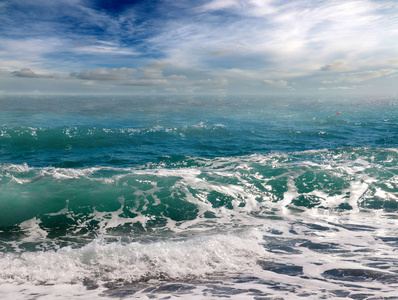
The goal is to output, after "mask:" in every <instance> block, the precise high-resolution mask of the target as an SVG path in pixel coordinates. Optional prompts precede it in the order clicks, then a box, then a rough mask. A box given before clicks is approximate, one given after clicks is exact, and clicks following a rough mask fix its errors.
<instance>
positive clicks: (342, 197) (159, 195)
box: [0, 148, 398, 236]
mask: <svg viewBox="0 0 398 300" xmlns="http://www.w3.org/2000/svg"><path fill="white" fill-rule="evenodd" d="M397 163H398V151H397V150H396V149H380V148H340V149H337V150H317V151H304V152H295V153H290V154H281V153H279V154H276V153H275V154H268V155H250V156H238V157H230V158H214V159H204V158H192V157H183V156H180V157H165V158H162V159H160V160H159V161H158V162H156V163H147V164H144V165H141V166H139V167H130V168H115V167H101V166H98V167H91V168H55V167H46V168H35V167H29V166H28V165H26V164H24V165H13V164H2V165H0V179H1V180H0V226H1V228H0V229H1V230H3V234H4V233H7V232H8V233H10V232H14V231H13V230H16V229H15V228H22V227H23V226H24V225H23V224H25V223H26V222H27V221H29V220H36V221H37V222H36V221H35V222H36V223H37V224H38V226H39V227H40V228H41V230H44V231H45V232H46V234H50V235H53V236H59V235H66V234H73V235H88V234H92V233H93V232H95V233H101V232H102V233H114V234H125V233H128V232H145V231H148V230H149V231H151V230H155V229H159V228H167V229H171V230H177V229H178V228H179V227H181V226H184V224H190V226H195V224H196V225H197V226H199V225H200V226H210V227H211V226H215V225H214V221H217V223H218V224H223V223H231V218H232V219H235V220H236V222H238V220H240V219H242V218H249V219H253V218H254V219H256V218H261V217H262V216H264V215H273V214H275V212H277V211H282V210H283V211H286V209H287V211H288V212H290V213H300V212H305V211H311V210H313V209H322V210H329V211H341V212H344V213H356V212H358V211H359V210H364V209H368V210H369V209H370V210H378V209H382V210H387V211H396V210H397V209H398V204H397V199H398V198H397V197H398V167H397ZM203 224H205V225H203ZM21 226H22V227H21Z"/></svg>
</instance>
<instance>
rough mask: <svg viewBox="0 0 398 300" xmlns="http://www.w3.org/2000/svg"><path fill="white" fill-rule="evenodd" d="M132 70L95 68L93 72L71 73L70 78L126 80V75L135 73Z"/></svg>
mask: <svg viewBox="0 0 398 300" xmlns="http://www.w3.org/2000/svg"><path fill="white" fill-rule="evenodd" d="M135 72H136V70H135V69H132V68H119V69H117V68H114V69H108V68H97V69H93V70H83V71H81V72H78V73H71V74H70V75H71V76H72V77H76V78H79V79H84V80H126V79H127V75H130V74H133V73H135Z"/></svg>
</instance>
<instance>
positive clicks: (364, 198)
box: [0, 97, 398, 299]
mask: <svg viewBox="0 0 398 300" xmlns="http://www.w3.org/2000/svg"><path fill="white" fill-rule="evenodd" d="M0 102H1V103H0V104H1V107H3V108H4V109H3V110H2V111H1V112H0V116H1V120H2V121H1V122H2V127H1V128H0V145H1V148H0V149H1V150H0V153H1V162H0V251H1V252H0V287H1V289H0V298H1V297H5V298H16V299H31V298H32V299H33V298H34V299H54V298H55V297H57V298H60V299H63V298H64V299H70V298H76V299H79V298H84V299H90V297H91V298H92V299H96V298H98V297H102V298H104V299H106V298H110V299H114V298H129V297H130V298H132V297H133V298H142V299H148V298H156V299H162V298H165V297H166V298H167V299H174V298H179V299H181V298H183V299H195V298H198V299H202V298H203V297H206V298H224V297H230V298H236V299H297V298H306V299H339V298H341V299H342V298H351V299H381V298H382V297H384V298H383V299H398V298H397V297H398V296H397V292H396V291H397V287H398V256H397V253H396V249H397V245H398V238H397V228H398V227H397V222H398V221H397V219H398V215H397V209H398V203H397V197H398V167H397V162H398V150H397V149H398V147H397V143H398V127H397V119H398V113H397V109H396V106H397V100H395V99H388V98H387V99H380V98H379V99H366V98H350V99H349V98H346V99H336V98H331V99H316V98H312V99H311V98H307V99H305V98H294V99H293V98H289V99H284V98H250V97H247V98H241V97H240V98H238V97H235V98H210V97H199V98H194V97H192V98H187V97H130V98H128V97H126V98H106V97H64V98H62V97H58V98H50V97H48V98H21V97H13V98H1V99H0Z"/></svg>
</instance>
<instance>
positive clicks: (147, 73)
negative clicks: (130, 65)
mask: <svg viewBox="0 0 398 300" xmlns="http://www.w3.org/2000/svg"><path fill="white" fill-rule="evenodd" d="M140 78H142V79H163V78H164V77H163V71H162V70H159V69H146V68H144V69H142V72H141V75H140Z"/></svg>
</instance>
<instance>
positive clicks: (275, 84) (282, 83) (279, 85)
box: [263, 79, 294, 90]
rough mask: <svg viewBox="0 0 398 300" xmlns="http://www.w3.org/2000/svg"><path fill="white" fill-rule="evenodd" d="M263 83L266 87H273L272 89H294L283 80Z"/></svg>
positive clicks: (267, 80)
mask: <svg viewBox="0 0 398 300" xmlns="http://www.w3.org/2000/svg"><path fill="white" fill-rule="evenodd" d="M263 82H264V83H265V84H267V85H270V86H273V87H277V88H281V89H290V90H292V89H294V88H293V87H292V86H290V85H289V83H288V82H287V81H285V80H269V79H266V80H263Z"/></svg>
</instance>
